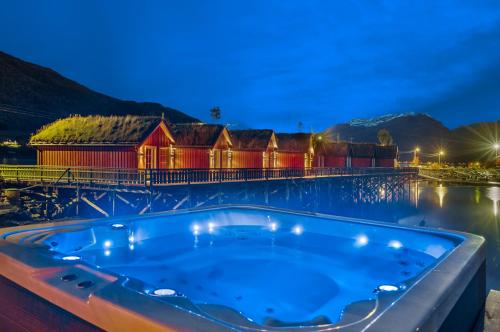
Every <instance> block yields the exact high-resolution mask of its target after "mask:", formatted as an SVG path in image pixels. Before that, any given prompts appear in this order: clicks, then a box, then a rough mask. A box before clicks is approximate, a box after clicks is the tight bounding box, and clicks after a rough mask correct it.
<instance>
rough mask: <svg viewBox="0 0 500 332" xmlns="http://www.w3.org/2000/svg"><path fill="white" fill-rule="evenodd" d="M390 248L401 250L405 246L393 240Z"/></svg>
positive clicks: (390, 242)
mask: <svg viewBox="0 0 500 332" xmlns="http://www.w3.org/2000/svg"><path fill="white" fill-rule="evenodd" d="M388 246H389V247H391V248H394V249H399V248H401V247H402V246H403V244H402V243H401V242H399V241H397V240H392V241H389V244H388Z"/></svg>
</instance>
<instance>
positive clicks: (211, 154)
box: [210, 150, 215, 168]
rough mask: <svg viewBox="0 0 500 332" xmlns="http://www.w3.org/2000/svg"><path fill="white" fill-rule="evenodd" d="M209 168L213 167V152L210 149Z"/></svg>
mask: <svg viewBox="0 0 500 332" xmlns="http://www.w3.org/2000/svg"><path fill="white" fill-rule="evenodd" d="M210 168H215V154H214V150H210Z"/></svg>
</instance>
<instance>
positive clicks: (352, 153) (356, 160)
mask: <svg viewBox="0 0 500 332" xmlns="http://www.w3.org/2000/svg"><path fill="white" fill-rule="evenodd" d="M374 158H375V144H369V143H349V158H348V160H347V167H373V166H375V162H374V160H375V159H374Z"/></svg>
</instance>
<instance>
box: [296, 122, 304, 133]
mask: <svg viewBox="0 0 500 332" xmlns="http://www.w3.org/2000/svg"><path fill="white" fill-rule="evenodd" d="M297 129H298V130H299V131H303V130H304V123H303V122H302V121H299V122H298V123H297Z"/></svg>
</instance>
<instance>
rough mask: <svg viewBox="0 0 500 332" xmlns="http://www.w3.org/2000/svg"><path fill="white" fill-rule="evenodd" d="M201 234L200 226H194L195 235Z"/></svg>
mask: <svg viewBox="0 0 500 332" xmlns="http://www.w3.org/2000/svg"><path fill="white" fill-rule="evenodd" d="M199 233H200V225H198V224H194V225H193V234H194V235H198V234H199Z"/></svg>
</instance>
